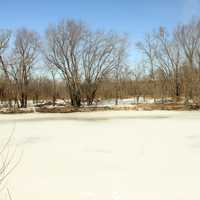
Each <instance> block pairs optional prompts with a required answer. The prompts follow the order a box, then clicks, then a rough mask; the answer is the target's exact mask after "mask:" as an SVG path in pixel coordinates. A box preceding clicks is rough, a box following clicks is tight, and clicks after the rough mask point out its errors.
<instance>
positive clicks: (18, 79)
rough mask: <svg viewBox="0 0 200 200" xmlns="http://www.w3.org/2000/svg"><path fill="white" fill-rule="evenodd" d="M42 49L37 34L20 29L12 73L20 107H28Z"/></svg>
mask: <svg viewBox="0 0 200 200" xmlns="http://www.w3.org/2000/svg"><path fill="white" fill-rule="evenodd" d="M39 47H40V43H39V37H38V34H37V33H36V32H33V31H30V30H27V29H19V30H18V31H17V34H16V39H15V47H14V50H13V53H12V64H11V73H12V76H13V79H14V81H15V83H16V86H17V90H18V95H19V99H20V107H22V108H26V107H27V100H28V86H29V82H30V79H31V75H32V71H33V67H34V65H35V62H36V58H37V55H38V50H39Z"/></svg>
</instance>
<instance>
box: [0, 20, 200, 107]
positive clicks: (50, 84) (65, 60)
mask: <svg viewBox="0 0 200 200" xmlns="http://www.w3.org/2000/svg"><path fill="white" fill-rule="evenodd" d="M128 43H129V42H128V39H127V36H125V35H122V34H121V35H120V34H116V33H113V32H105V31H92V30H90V29H89V28H88V27H87V26H86V25H85V24H84V23H82V22H77V21H74V20H68V21H66V20H63V21H61V22H59V23H58V24H55V25H50V26H49V27H48V29H47V31H46V34H45V37H44V39H41V38H40V37H39V36H38V34H37V33H36V32H34V31H31V30H28V29H19V30H17V31H16V33H14V34H13V33H11V31H9V30H0V70H1V77H0V98H1V101H7V102H8V103H9V106H17V107H27V101H28V99H30V100H34V101H36V102H37V101H38V100H44V99H51V100H52V102H53V104H54V105H55V102H56V99H67V98H68V99H70V100H71V104H72V105H73V106H80V105H81V104H82V102H87V104H88V105H91V104H92V103H93V102H94V100H95V98H115V99H116V104H117V103H118V99H119V98H124V97H133V96H134V97H137V99H138V100H139V97H141V96H142V97H144V98H146V97H152V98H154V100H155V102H156V100H157V99H162V101H163V102H164V100H165V98H168V97H172V98H173V99H174V100H175V101H179V100H180V99H184V100H185V103H188V102H189V101H190V100H193V102H197V103H199V102H200V20H198V19H192V20H191V21H190V22H189V23H188V24H180V25H178V26H177V27H176V28H175V29H174V30H173V32H172V33H170V32H168V31H167V30H166V29H165V28H164V27H160V28H159V29H158V30H157V31H153V32H152V33H149V34H146V36H145V38H144V40H143V41H142V42H138V43H137V44H136V48H135V50H139V51H140V52H141V53H142V60H141V62H140V63H139V64H137V66H130V64H128V61H127V60H128V53H129V51H130V49H129V48H128V46H129V45H128ZM133 51H134V49H133Z"/></svg>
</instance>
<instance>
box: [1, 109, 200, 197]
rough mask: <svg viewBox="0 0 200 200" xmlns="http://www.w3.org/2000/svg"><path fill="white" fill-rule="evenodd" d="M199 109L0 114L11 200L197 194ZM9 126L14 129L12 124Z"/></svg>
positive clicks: (199, 150) (199, 141) (187, 195)
mask: <svg viewBox="0 0 200 200" xmlns="http://www.w3.org/2000/svg"><path fill="white" fill-rule="evenodd" d="M199 122H200V112H175V111H112V112H110V111H107V112H92V113H71V114H38V113H32V114H20V115H19V114H17V115H0V133H1V134H0V140H4V139H5V138H6V137H8V136H9V135H10V133H11V132H12V130H14V138H13V140H12V142H13V143H14V144H15V145H16V146H17V151H18V152H22V151H23V156H22V160H21V162H20V164H19V165H18V166H17V168H16V169H15V171H14V172H13V173H12V174H11V175H10V177H9V179H8V182H7V186H8V188H9V190H10V192H11V195H12V197H13V199H15V200H36V199H37V200H44V199H45V200H55V199H70V200H87V199H88V200H92V199H93V200H111V199H114V200H134V199H136V200H178V199H181V200H188V199H190V200H199V199H200V192H199V185H200V123H199ZM13 127H14V128H13Z"/></svg>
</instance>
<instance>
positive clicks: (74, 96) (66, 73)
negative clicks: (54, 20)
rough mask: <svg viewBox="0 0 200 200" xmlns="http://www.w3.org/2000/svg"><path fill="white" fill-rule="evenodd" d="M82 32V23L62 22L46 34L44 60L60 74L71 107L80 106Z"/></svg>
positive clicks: (50, 27)
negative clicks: (67, 92)
mask: <svg viewBox="0 0 200 200" xmlns="http://www.w3.org/2000/svg"><path fill="white" fill-rule="evenodd" d="M84 32H85V26H84V25H83V24H82V23H78V22H75V21H72V20H70V21H65V20H63V21H61V22H60V23H59V24H57V25H55V26H49V28H48V30H47V33H46V37H47V47H46V51H45V57H46V60H47V62H48V63H49V65H53V66H54V67H55V68H57V69H58V70H59V71H60V72H61V74H62V76H63V78H64V80H65V81H66V85H67V89H68V91H69V94H70V99H71V104H72V105H73V106H80V105H81V80H80V79H81V75H80V57H81V55H80V51H81V50H80V48H81V42H82V38H83V35H84Z"/></svg>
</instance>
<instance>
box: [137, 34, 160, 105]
mask: <svg viewBox="0 0 200 200" xmlns="http://www.w3.org/2000/svg"><path fill="white" fill-rule="evenodd" d="M136 46H137V48H138V49H139V50H140V51H141V52H142V53H143V55H144V56H145V57H146V65H147V66H149V68H150V74H149V77H150V80H149V84H151V85H153V90H152V93H153V94H152V95H153V98H154V102H155V100H156V95H155V92H156V91H155V89H156V79H155V71H156V67H157V65H156V51H157V46H158V44H157V40H156V38H155V33H154V32H153V33H151V34H146V36H145V39H144V41H143V42H138V43H137V44H136Z"/></svg>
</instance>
